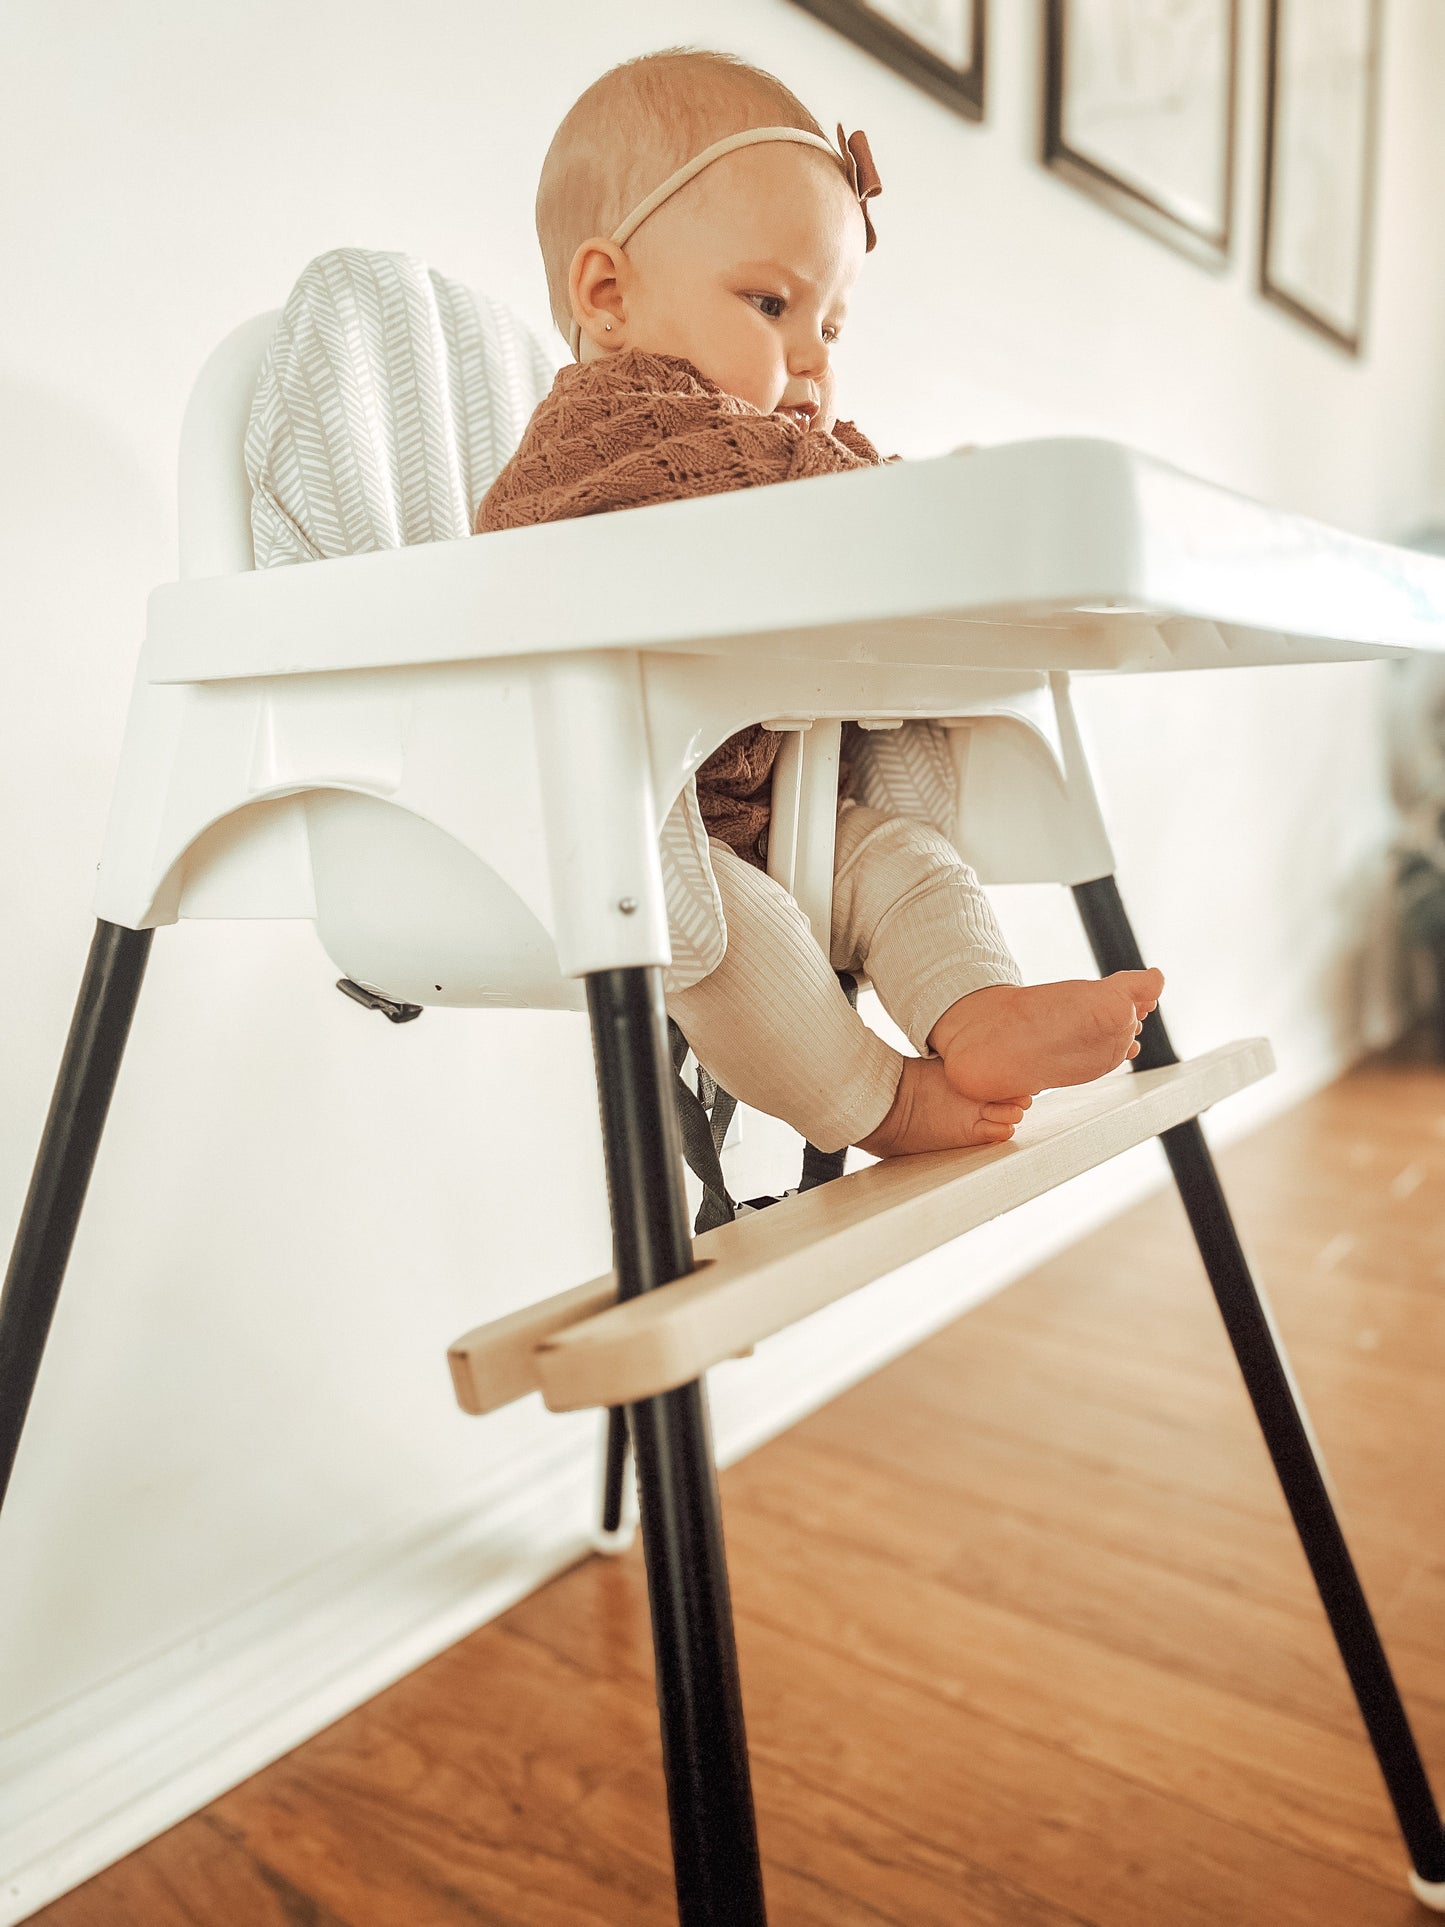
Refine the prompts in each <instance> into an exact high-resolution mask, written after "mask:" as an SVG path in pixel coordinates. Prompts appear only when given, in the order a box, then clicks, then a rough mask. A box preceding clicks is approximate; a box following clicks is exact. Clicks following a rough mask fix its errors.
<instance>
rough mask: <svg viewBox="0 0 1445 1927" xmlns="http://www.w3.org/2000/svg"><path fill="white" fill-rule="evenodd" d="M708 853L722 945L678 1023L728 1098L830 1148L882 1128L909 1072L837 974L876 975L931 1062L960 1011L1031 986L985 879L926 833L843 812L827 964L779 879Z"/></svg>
mask: <svg viewBox="0 0 1445 1927" xmlns="http://www.w3.org/2000/svg"><path fill="white" fill-rule="evenodd" d="M708 849H709V854H710V855H711V857H712V866H713V874H714V875H715V876H716V878H717V884H718V891H719V893H720V895H721V897H722V904H723V915H724V916H725V917H726V919H727V927H728V940H727V949H726V951H725V952H724V954H723V959H722V962H721V963H720V964H719V965H718V967H717V969H716V970H714V971H712V972H711V974H710V975H708V976H706V977H704V978H703V979H702V980H701V981H700V982H699V983H695V984H692V985H690V986H689V987H688V988H687V989H686V990H679V991H673V992H672V993H671V994H670V995H669V996H668V998H667V1010H668V1015H669V1016H671V1017H672V1018H674V1019H675V1020H676V1022H677V1023H678V1025H679V1026H680V1027H681V1029H682V1030H683V1032H684V1033H685V1035H686V1037H687V1040H688V1042H689V1043H690V1044H691V1045H692V1048H693V1052H694V1054H695V1055H696V1057H697V1060H698V1062H699V1063H700V1064H702V1065H704V1066H705V1067H706V1068H707V1069H708V1070H709V1071H711V1073H712V1075H713V1076H714V1077H715V1078H717V1080H718V1082H719V1083H720V1084H721V1085H722V1086H723V1088H724V1089H725V1090H729V1091H731V1092H732V1094H733V1096H734V1097H737V1098H740V1099H741V1100H742V1102H743V1103H744V1104H751V1105H752V1106H753V1108H754V1109H755V1110H759V1111H767V1112H769V1113H770V1114H771V1115H772V1116H773V1117H780V1118H782V1119H784V1121H785V1122H787V1123H788V1124H791V1125H792V1126H793V1128H794V1130H796V1131H800V1132H801V1133H802V1134H803V1136H804V1137H805V1138H807V1140H808V1141H809V1143H810V1144H816V1145H817V1147H818V1149H819V1150H820V1151H838V1150H841V1149H842V1148H843V1146H844V1145H845V1144H856V1143H857V1142H858V1140H859V1139H860V1138H864V1137H867V1136H868V1135H869V1133H870V1132H871V1131H874V1130H876V1129H877V1127H878V1126H879V1125H880V1124H881V1123H882V1122H883V1119H884V1118H885V1117H886V1116H887V1114H888V1110H889V1107H890V1106H891V1105H892V1103H893V1095H894V1092H895V1091H896V1090H897V1088H898V1079H899V1077H900V1076H901V1074H902V1071H903V1059H902V1057H901V1056H900V1055H899V1053H898V1052H897V1051H896V1050H894V1049H893V1048H892V1047H891V1046H890V1045H888V1044H885V1043H884V1041H883V1039H882V1038H881V1037H879V1036H878V1034H877V1033H876V1032H875V1031H872V1030H870V1029H869V1028H868V1026H867V1025H866V1024H865V1023H864V1022H863V1019H862V1018H861V1017H860V1016H859V1015H858V1013H857V1012H856V1011H855V1010H853V1009H852V1008H851V1007H850V1005H849V1003H848V999H847V998H846V997H845V996H844V995H843V992H842V990H841V988H840V987H839V984H838V979H837V977H836V976H835V974H834V973H835V971H839V970H851V971H864V972H866V973H867V975H868V976H869V977H870V978H871V979H872V980H873V987H874V989H875V990H876V991H877V992H878V996H879V999H880V1001H881V1003H882V1005H883V1008H884V1009H885V1010H886V1011H887V1012H888V1014H889V1016H890V1017H891V1018H892V1019H893V1021H894V1022H895V1023H896V1024H897V1025H898V1027H899V1029H900V1030H902V1031H903V1032H904V1034H905V1035H906V1036H907V1038H908V1040H909V1042H910V1043H911V1044H912V1045H913V1047H914V1049H915V1050H917V1051H918V1052H920V1054H921V1053H924V1052H926V1051H927V1049H928V1033H929V1032H930V1031H931V1030H932V1028H933V1026H934V1024H935V1023H937V1021H938V1019H939V1018H940V1017H941V1016H942V1015H943V1013H944V1011H945V1010H947V1009H948V1007H949V1006H950V1004H953V1003H956V1002H957V1000H958V999H959V998H960V997H966V996H967V995H968V994H969V992H970V991H973V990H980V989H982V988H983V986H984V985H985V984H1016V983H1018V982H1020V981H1021V979H1020V976H1019V969H1018V965H1017V964H1016V963H1015V962H1014V960H1013V958H1012V957H1011V956H1010V955H1009V952H1008V947H1007V945H1006V944H1005V943H1004V940H1003V934H1002V932H1001V931H1000V929H999V927H998V924H997V922H996V921H995V918H994V914H993V910H992V908H991V907H990V905H989V901H988V898H987V897H986V896H985V895H984V894H983V891H982V889H981V887H980V885H979V881H978V878H977V877H976V876H975V875H974V873H973V871H972V870H970V869H969V867H968V865H967V864H966V863H964V862H963V861H962V860H961V859H960V857H959V855H958V852H957V851H956V850H955V849H954V848H953V846H952V844H950V843H949V842H948V841H947V840H946V839H945V838H944V837H942V836H940V835H939V834H938V832H937V831H936V830H933V829H930V828H929V827H928V825H927V824H925V823H917V822H914V821H913V820H912V819H911V818H910V817H906V816H885V815H884V814H883V812H882V811H881V810H871V809H867V808H865V807H864V805H862V804H860V803H850V802H845V803H843V804H842V805H841V807H840V808H839V811H838V834H837V843H836V846H835V854H834V858H833V929H832V932H831V942H830V946H829V952H828V955H827V956H826V957H825V956H824V954H823V951H822V949H821V948H820V946H819V945H818V944H817V943H816V942H815V941H814V938H813V934H812V931H811V930H810V928H809V926H808V920H807V918H806V917H805V916H804V915H803V913H802V911H801V910H800V909H799V908H798V905H797V904H796V903H795V902H794V900H793V898H792V897H791V896H789V894H788V892H787V891H786V890H785V889H784V888H783V887H782V885H781V884H779V883H775V882H774V881H773V879H772V878H771V877H769V876H767V875H766V874H765V873H764V872H763V871H761V870H758V869H755V868H754V867H753V865H752V864H750V863H744V862H743V860H742V858H741V857H739V856H737V855H735V854H734V853H733V851H732V850H730V849H729V848H728V847H727V845H726V844H724V843H719V842H717V841H716V840H712V841H710V842H709V845H708Z"/></svg>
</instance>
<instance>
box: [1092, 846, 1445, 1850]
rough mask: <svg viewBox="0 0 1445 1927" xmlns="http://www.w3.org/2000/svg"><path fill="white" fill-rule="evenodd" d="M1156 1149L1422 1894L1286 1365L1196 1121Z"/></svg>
mask: <svg viewBox="0 0 1445 1927" xmlns="http://www.w3.org/2000/svg"><path fill="white" fill-rule="evenodd" d="M1074 899H1075V902H1076V903H1077V904H1078V908H1079V914H1080V916H1081V917H1082V919H1083V923H1084V929H1085V932H1086V934H1087V936H1088V939H1089V943H1090V946H1091V948H1092V949H1093V952H1094V958H1095V961H1096V962H1097V964H1098V966H1099V970H1100V973H1101V974H1102V975H1107V974H1108V973H1109V972H1111V971H1115V970H1140V969H1142V968H1143V967H1144V966H1143V960H1142V959H1141V957H1140V955H1139V946H1138V944H1137V943H1136V942H1135V940H1134V932H1133V930H1132V929H1131V928H1130V925H1129V919H1128V917H1127V916H1126V914H1125V911H1124V905H1123V902H1122V900H1121V899H1120V896H1119V890H1118V886H1117V885H1116V883H1115V881H1114V879H1113V877H1111V876H1110V877H1099V878H1098V879H1097V880H1095V881H1094V882H1092V883H1081V884H1076V885H1075V886H1074ZM1139 1041H1140V1046H1141V1048H1140V1051H1139V1055H1138V1056H1137V1057H1136V1058H1135V1059H1134V1069H1135V1070H1152V1069H1154V1068H1156V1067H1157V1066H1159V1065H1161V1064H1174V1063H1177V1062H1178V1061H1179V1060H1178V1058H1177V1057H1176V1056H1175V1054H1174V1049H1173V1046H1172V1045H1171V1044H1170V1042H1169V1037H1168V1034H1167V1033H1166V1031H1165V1029H1164V1025H1163V1022H1162V1021H1161V1019H1160V1017H1159V1013H1158V1011H1154V1012H1152V1013H1151V1014H1150V1016H1149V1017H1147V1018H1146V1019H1145V1021H1144V1030H1143V1033H1142V1035H1141V1037H1140V1040H1139ZM1160 1141H1161V1142H1162V1144H1163V1146H1164V1151H1165V1155H1166V1156H1167V1157H1168V1159H1169V1166H1170V1169H1171V1170H1172V1172H1173V1174H1174V1181H1175V1183H1176V1184H1177V1185H1178V1187H1179V1196H1180V1199H1181V1201H1182V1202H1183V1205H1184V1209H1185V1212H1186V1213H1187V1215H1188V1218H1189V1223H1190V1227H1191V1229H1192V1230H1193V1232H1194V1239H1195V1243H1196V1244H1197V1245H1198V1246H1199V1255H1200V1257H1201V1258H1202V1259H1203V1260H1204V1268H1205V1270H1206V1271H1207V1272H1208V1274H1209V1282H1210V1285H1211V1286H1212V1287H1213V1290H1214V1296H1215V1299H1216V1300H1217V1302H1218V1305H1219V1309H1220V1313H1221V1315H1222V1316H1223V1319H1224V1325H1225V1329H1226V1331H1227V1332H1228V1333H1229V1339H1230V1343H1231V1344H1232V1345H1233V1346H1234V1353H1235V1357H1236V1358H1237V1359H1238V1360H1239V1367H1240V1370H1241V1371H1242V1372H1243V1374H1244V1382H1245V1386H1246V1388H1247V1389H1248V1392H1249V1396H1250V1401H1251V1403H1252V1404H1253V1406H1254V1410H1255V1416H1256V1417H1257V1418H1258V1420H1259V1424H1260V1429H1261V1430H1262V1431H1263V1433H1264V1439H1265V1444H1266V1445H1267V1446H1268V1448H1269V1455H1270V1457H1271V1459H1272V1460H1273V1461H1274V1468H1275V1471H1276V1472H1277V1473H1278V1475H1279V1482H1280V1484H1281V1486H1282V1487H1283V1488H1284V1496H1285V1499H1286V1502H1287V1503H1288V1505H1289V1509H1290V1514H1291V1516H1292V1518H1293V1519H1294V1523H1295V1530H1296V1531H1297V1532H1298V1533H1299V1537H1300V1543H1301V1545H1302V1546H1303V1547H1304V1553H1305V1557H1306V1559H1308V1561H1309V1565H1310V1571H1311V1572H1312V1573H1313V1574H1314V1580H1315V1585H1316V1586H1317V1587H1318V1589H1319V1595H1320V1600H1321V1603H1322V1604H1323V1606H1324V1609H1325V1612H1326V1614H1327V1616H1328V1618H1329V1622H1330V1626H1331V1628H1332V1630H1333V1632H1334V1635H1335V1642H1336V1644H1337V1645H1338V1647H1339V1649H1340V1657H1341V1659H1342V1660H1343V1661H1344V1664H1345V1671H1346V1672H1347V1673H1348V1675H1349V1679H1350V1685H1351V1686H1352V1687H1353V1689H1354V1694H1355V1699H1356V1701H1357V1702H1358V1704H1359V1708H1360V1713H1361V1715H1362V1716H1363V1718H1364V1722H1365V1728H1366V1731H1367V1732H1368V1734H1369V1738H1370V1744H1371V1746H1372V1747H1373V1748H1374V1750H1375V1757H1376V1759H1377V1760H1378V1761H1379V1763H1380V1771H1381V1773H1382V1774H1383V1775H1384V1779H1385V1785H1386V1788H1387V1789H1388V1791H1389V1795H1390V1800H1391V1802H1392V1804H1393V1806H1394V1809H1395V1816H1396V1818H1397V1820H1398V1821H1399V1824H1400V1831H1401V1833H1402V1834H1403V1835H1404V1840H1405V1846H1406V1850H1407V1851H1408V1853H1409V1855H1410V1859H1411V1862H1412V1864H1413V1866H1414V1869H1415V1873H1416V1876H1417V1878H1418V1879H1419V1880H1420V1881H1422V1882H1424V1883H1426V1884H1430V1885H1433V1884H1436V1883H1439V1882H1442V1881H1445V1832H1442V1829H1441V1823H1440V1815H1439V1812H1438V1810H1437V1808H1436V1805H1435V1798H1434V1795H1433V1794H1432V1792H1431V1790H1430V1782H1429V1780H1428V1779H1427V1777H1426V1774H1425V1768H1424V1765H1423V1764H1422V1762H1421V1759H1420V1753H1419V1749H1418V1747H1417V1746H1416V1744H1415V1736H1414V1734H1413V1733H1412V1732H1411V1730H1410V1722H1409V1720H1408V1719H1407V1718H1406V1715H1405V1709H1404V1707H1403V1705H1402V1704H1401V1701H1400V1694H1399V1690H1398V1688H1397V1687H1396V1685H1395V1680H1394V1676H1393V1674H1392V1673H1391V1671H1390V1663H1389V1661H1388V1660H1387V1659H1386V1657H1385V1652H1384V1648H1383V1647H1382V1646H1381V1644H1380V1636H1379V1633H1378V1632H1377V1630H1376V1627H1375V1622H1374V1619H1373V1617H1372V1616H1371V1613H1370V1608H1369V1603H1368V1601H1367V1600H1366V1598H1365V1594H1364V1590H1363V1588H1362V1587H1361V1585H1360V1581H1359V1576H1358V1574H1357V1573H1356V1571H1355V1566H1354V1561H1353V1560H1352V1559H1351V1557H1350V1551H1349V1547H1348V1546H1347V1545H1346V1544H1345V1537H1344V1534H1343V1532H1342V1531H1341V1530H1340V1523H1339V1520H1338V1518H1337V1517H1336V1516H1335V1509H1334V1506H1333V1504H1332V1503H1331V1500H1330V1495H1329V1491H1328V1488H1327V1486H1326V1484H1325V1479H1324V1475H1323V1473H1322V1471H1321V1467H1320V1463H1319V1460H1318V1458H1317V1457H1316V1454H1315V1448H1314V1443H1313V1440H1312V1438H1311V1436H1310V1430H1309V1425H1308V1421H1307V1420H1306V1418H1305V1416H1304V1414H1303V1412H1302V1411H1301V1410H1300V1407H1299V1404H1298V1401H1297V1400H1296V1397H1295V1391H1294V1385H1293V1381H1292V1379H1291V1377H1290V1371H1289V1366H1288V1364H1287V1363H1286V1361H1285V1358H1284V1355H1283V1353H1282V1351H1281V1350H1280V1347H1279V1343H1278V1340H1277V1338H1276V1335H1275V1332H1274V1328H1273V1326H1272V1324H1271V1322H1270V1318H1269V1314H1268V1312H1267V1310H1266V1309H1265V1307H1264V1305H1263V1303H1262V1301H1261V1299H1260V1296H1259V1292H1258V1290H1257V1288H1256V1286H1255V1283H1254V1280H1253V1278H1252V1277H1251V1276H1250V1271H1249V1265H1248V1263H1247V1261H1246V1259H1245V1256H1244V1252H1243V1251H1242V1249H1241V1248H1240V1243H1239V1238H1238V1235H1237V1233H1236V1231H1235V1228H1234V1221H1233V1219H1232V1218H1231V1216H1230V1212H1229V1206H1228V1204H1227V1203H1226V1201H1225V1197H1224V1192H1223V1189H1222V1188H1221V1186H1220V1182H1219V1177H1218V1174H1217V1172H1216V1171H1215V1168H1214V1160H1213V1159H1212V1157H1211V1156H1210V1153H1209V1146H1208V1144H1207V1143H1206V1142H1205V1138H1204V1133H1203V1131H1202V1130H1201V1128H1200V1125H1199V1120H1198V1119H1197V1118H1195V1119H1192V1120H1191V1121H1190V1122H1189V1123H1187V1124H1181V1125H1178V1126H1177V1127H1176V1128H1175V1129H1174V1130H1172V1131H1166V1132H1165V1133H1164V1134H1163V1137H1162V1139H1161V1140H1160Z"/></svg>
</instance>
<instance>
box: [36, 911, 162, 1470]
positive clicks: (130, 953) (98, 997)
mask: <svg viewBox="0 0 1445 1927" xmlns="http://www.w3.org/2000/svg"><path fill="white" fill-rule="evenodd" d="M154 934H155V933H154V932H153V931H150V930H127V929H126V928H125V927H124V925H122V924H117V923H106V922H104V921H101V922H99V923H97V924H96V926H95V935H94V937H93V938H92V940H91V945H90V956H89V958H88V960H87V962H86V966H85V976H84V978H83V980H82V982H81V986H80V995H79V996H78V997H77V999H76V1004H75V1015H74V1016H73V1017H72V1019H71V1022H70V1035H69V1036H68V1038H67V1039H66V1044H65V1055H64V1057H63V1058H62V1059H61V1064H60V1073H59V1076H58V1077H57V1078H56V1082H55V1094H54V1096H53V1097H52V1098H51V1100H50V1114H49V1116H48V1117H47V1118H46V1120H45V1130H44V1133H43V1135H42V1136H41V1140H40V1150H39V1153H38V1155H37V1157H36V1160H35V1170H34V1174H33V1175H32V1177H31V1180H30V1190H29V1192H28V1194H27V1195H26V1199H25V1204H24V1208H23V1209H22V1211H21V1213H20V1226H19V1229H18V1230H17V1232H16V1234H15V1248H14V1250H13V1251H12V1253H11V1255H10V1265H9V1269H8V1270H7V1271H6V1273H5V1287H4V1292H3V1295H0V1503H3V1501H4V1497H5V1492H6V1489H7V1488H8V1486H9V1484H10V1472H11V1468H12V1467H13V1466H14V1464H15V1454H16V1452H17V1451H18V1450H19V1447H20V1434H21V1432H22V1431H23V1429H24V1426H25V1415H26V1413H27V1412H28V1411H29V1409H30V1398H31V1394H32V1393H33V1391H34V1389H35V1380H36V1377H37V1375H38V1373H39V1371H40V1359H41V1355H42V1354H43V1352H44V1350H45V1341H46V1339H47V1338H48V1337H49V1335H50V1322H51V1319H52V1318H53V1317H54V1315H55V1305H56V1300H57V1299H58V1298H59V1296H60V1285H61V1280H62V1279H63V1278H64V1276H65V1267H66V1265H67V1263H68V1262H69V1259H70V1248H71V1245H72V1244H73V1243H74V1241H75V1227H76V1225H77V1224H78V1223H79V1221H80V1209H81V1206H82V1205H83V1204H84V1202H85V1193H86V1188H87V1186H88V1185H89V1183H90V1174H91V1171H92V1169H93V1168H94V1165H95V1154H96V1151H97V1149H98V1147H99V1145H100V1134H101V1131H102V1130H103V1129H104V1127H105V1118H106V1112H107V1111H108V1110H109V1109H110V1100H111V1094H112V1092H113V1091H114V1090H115V1080H116V1077H117V1074H118V1073H119V1071H120V1060H121V1058H122V1056H123V1055H124V1052H125V1043H126V1038H127V1037H128V1036H129V1034H130V1023H131V1018H132V1017H133V1016H134V1014H135V1006H136V999H137V997H138V996H139V995H140V987H141V979H142V978H143V977H144V975H145V967H146V959H147V957H148V956H149V955H150V946H151V938H152V936H153V935H154Z"/></svg>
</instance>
